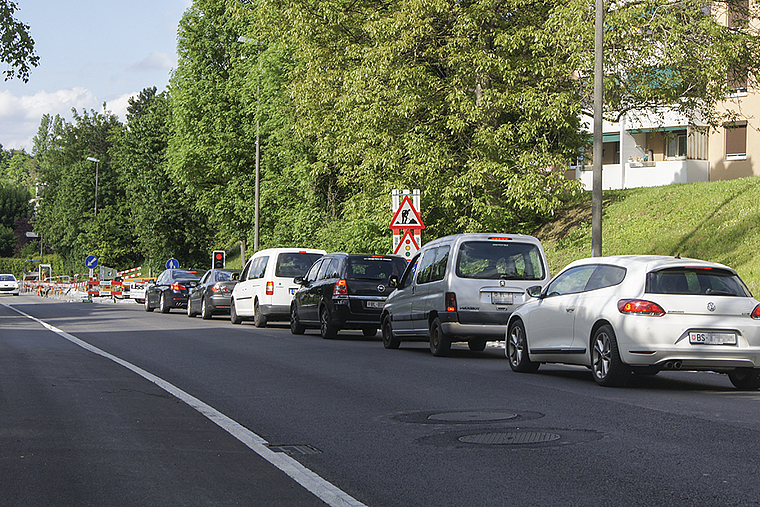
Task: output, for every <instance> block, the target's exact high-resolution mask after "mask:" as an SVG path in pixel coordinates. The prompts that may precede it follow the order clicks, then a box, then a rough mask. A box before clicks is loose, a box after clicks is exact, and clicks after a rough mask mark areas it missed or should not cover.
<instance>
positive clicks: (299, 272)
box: [274, 252, 322, 278]
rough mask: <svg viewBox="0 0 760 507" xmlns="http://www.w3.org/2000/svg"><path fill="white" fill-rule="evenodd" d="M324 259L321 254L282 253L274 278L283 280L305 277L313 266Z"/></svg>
mask: <svg viewBox="0 0 760 507" xmlns="http://www.w3.org/2000/svg"><path fill="white" fill-rule="evenodd" d="M320 257H322V254H319V253H308V252H293V253H281V254H280V255H278V256H277V265H276V266H275V269H274V276H278V277H281V278H295V277H297V276H304V275H306V272H307V271H309V268H310V267H311V265H312V264H314V263H315V262H317V260H318V259H319V258H320Z"/></svg>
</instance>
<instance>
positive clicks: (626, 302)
mask: <svg viewBox="0 0 760 507" xmlns="http://www.w3.org/2000/svg"><path fill="white" fill-rule="evenodd" d="M618 310H619V311H620V313H624V314H628V315H649V316H652V317H662V316H663V315H665V310H663V309H662V307H661V306H660V305H658V304H657V303H652V302H651V301H646V300H644V299H621V300H620V301H618Z"/></svg>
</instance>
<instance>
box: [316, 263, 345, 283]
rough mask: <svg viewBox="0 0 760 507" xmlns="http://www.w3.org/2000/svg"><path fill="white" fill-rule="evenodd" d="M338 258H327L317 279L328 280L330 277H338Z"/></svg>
mask: <svg viewBox="0 0 760 507" xmlns="http://www.w3.org/2000/svg"><path fill="white" fill-rule="evenodd" d="M337 266H338V259H335V258H333V259H325V261H324V262H323V263H322V267H321V268H319V274H318V275H317V280H328V279H330V278H338V277H339V276H340V275H338V274H337Z"/></svg>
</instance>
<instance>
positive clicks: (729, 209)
mask: <svg viewBox="0 0 760 507" xmlns="http://www.w3.org/2000/svg"><path fill="white" fill-rule="evenodd" d="M590 199H591V197H590V193H589V195H587V196H586V200H585V201H583V202H581V203H578V204H575V205H573V206H571V207H568V208H566V209H564V210H562V211H560V212H559V213H558V214H557V216H556V217H555V219H554V220H553V221H552V222H550V223H547V224H545V225H543V226H541V227H540V228H539V229H538V230H536V231H534V233H533V234H534V235H535V236H536V237H538V238H539V239H540V240H541V242H542V243H543V245H544V248H545V249H546V255H547V257H548V258H549V265H550V269H551V273H552V274H556V273H557V272H558V271H559V270H560V269H561V268H562V267H564V266H565V265H567V264H568V263H569V262H571V261H573V260H576V259H581V258H584V257H589V256H590V255H591V201H590ZM604 201H605V203H604V214H603V218H602V253H603V254H604V255H618V254H656V255H676V254H680V255H681V256H682V257H691V258H695V259H704V260H709V261H715V262H720V263H723V264H726V265H728V266H731V267H733V268H734V269H736V270H737V271H738V272H739V275H740V276H741V277H742V279H743V280H744V281H745V282H746V283H747V285H748V286H749V288H750V290H752V293H753V294H755V295H756V296H760V177H753V178H744V179H739V180H732V181H718V182H710V183H693V184H688V185H670V186H667V187H656V188H637V189H631V190H624V191H614V192H607V193H605V194H604Z"/></svg>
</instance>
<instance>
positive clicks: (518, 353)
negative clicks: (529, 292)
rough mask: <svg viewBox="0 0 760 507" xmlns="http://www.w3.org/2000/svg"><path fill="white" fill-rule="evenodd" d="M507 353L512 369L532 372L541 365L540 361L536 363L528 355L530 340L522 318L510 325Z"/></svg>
mask: <svg viewBox="0 0 760 507" xmlns="http://www.w3.org/2000/svg"><path fill="white" fill-rule="evenodd" d="M506 353H507V358H508V359H509V367H510V368H512V371H517V372H521V373H532V372H534V371H537V370H538V368H539V366H541V364H540V363H534V362H533V361H531V360H530V358H529V357H528V340H527V338H526V336H525V326H524V325H523V323H522V321H521V320H515V321H514V322H512V325H510V326H509V333H508V334H507V350H506Z"/></svg>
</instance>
